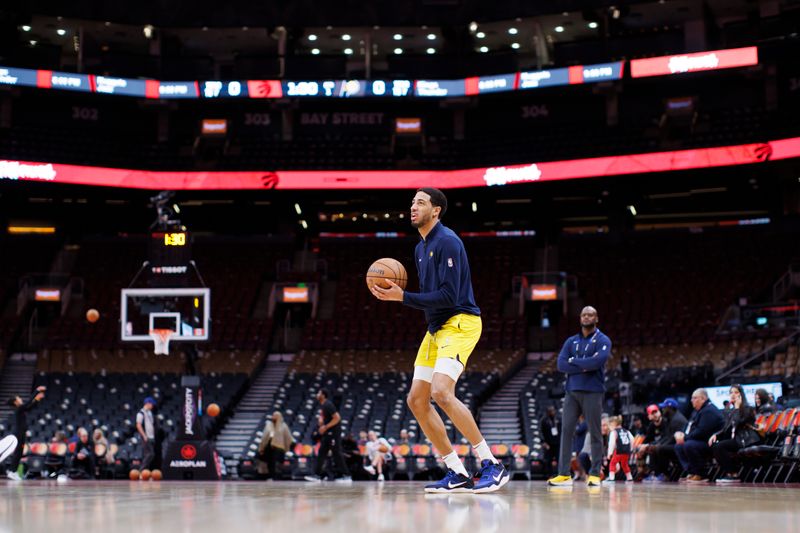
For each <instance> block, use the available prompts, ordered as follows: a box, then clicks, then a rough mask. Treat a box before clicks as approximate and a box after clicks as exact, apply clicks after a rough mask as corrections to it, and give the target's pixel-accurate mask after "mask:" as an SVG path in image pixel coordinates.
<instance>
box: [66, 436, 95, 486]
mask: <svg viewBox="0 0 800 533" xmlns="http://www.w3.org/2000/svg"><path fill="white" fill-rule="evenodd" d="M77 437H78V441H77V442H76V444H75V454H74V455H73V456H72V464H71V466H70V477H73V478H79V479H94V477H95V470H94V466H95V462H94V459H95V457H94V444H93V443H92V439H90V438H89V432H88V431H86V429H85V428H78V431H77Z"/></svg>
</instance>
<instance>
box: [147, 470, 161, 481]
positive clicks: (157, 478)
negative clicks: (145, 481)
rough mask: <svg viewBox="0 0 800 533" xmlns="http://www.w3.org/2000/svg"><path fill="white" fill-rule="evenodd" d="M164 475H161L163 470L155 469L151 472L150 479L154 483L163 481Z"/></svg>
mask: <svg viewBox="0 0 800 533" xmlns="http://www.w3.org/2000/svg"><path fill="white" fill-rule="evenodd" d="M163 477H164V476H163V475H162V474H161V470H158V469H155V470H153V471H152V472H150V479H152V480H153V481H161V480H162V479H163Z"/></svg>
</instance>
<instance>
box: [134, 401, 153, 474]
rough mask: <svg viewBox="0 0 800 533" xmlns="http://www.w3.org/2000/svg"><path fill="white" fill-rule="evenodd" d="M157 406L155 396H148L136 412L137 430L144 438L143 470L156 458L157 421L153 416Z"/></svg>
mask: <svg viewBox="0 0 800 533" xmlns="http://www.w3.org/2000/svg"><path fill="white" fill-rule="evenodd" d="M155 406H156V400H155V398H153V397H152V396H148V397H147V398H145V399H144V405H143V406H142V408H141V409H140V410H139V412H138V413H136V431H137V432H138V433H139V436H140V437H141V438H142V464H141V469H142V470H144V469H149V468H150V465H151V464H153V460H154V459H155V458H156V421H155V417H153V408H154V407H155Z"/></svg>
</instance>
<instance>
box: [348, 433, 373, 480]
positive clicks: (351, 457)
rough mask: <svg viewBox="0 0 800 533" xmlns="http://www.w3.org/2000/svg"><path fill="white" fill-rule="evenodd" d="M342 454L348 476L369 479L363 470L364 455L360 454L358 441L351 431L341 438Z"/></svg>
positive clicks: (356, 478) (355, 478)
mask: <svg viewBox="0 0 800 533" xmlns="http://www.w3.org/2000/svg"><path fill="white" fill-rule="evenodd" d="M365 447H366V445H365ZM342 455H344V462H345V464H346V465H347V470H348V471H350V476H351V477H352V478H353V479H354V480H358V481H364V480H367V479H369V475H368V474H367V471H366V470H364V456H363V455H361V449H360V447H359V445H358V441H356V438H355V436H353V434H352V433H348V434H347V435H345V437H344V438H343V439H342Z"/></svg>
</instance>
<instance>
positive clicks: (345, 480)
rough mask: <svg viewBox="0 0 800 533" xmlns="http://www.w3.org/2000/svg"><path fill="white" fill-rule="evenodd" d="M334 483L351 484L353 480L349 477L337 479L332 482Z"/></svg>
mask: <svg viewBox="0 0 800 533" xmlns="http://www.w3.org/2000/svg"><path fill="white" fill-rule="evenodd" d="M334 482H335V483H352V482H353V478H351V477H350V476H342V477H337V478H336V479H335V480H334Z"/></svg>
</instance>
